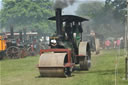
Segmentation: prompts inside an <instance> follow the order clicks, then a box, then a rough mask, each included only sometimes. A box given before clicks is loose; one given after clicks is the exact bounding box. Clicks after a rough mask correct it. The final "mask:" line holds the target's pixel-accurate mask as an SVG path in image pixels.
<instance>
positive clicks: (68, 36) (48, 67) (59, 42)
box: [38, 8, 91, 77]
mask: <svg viewBox="0 0 128 85" xmlns="http://www.w3.org/2000/svg"><path fill="white" fill-rule="evenodd" d="M49 20H53V21H56V28H57V29H56V33H55V34H54V35H53V36H52V37H50V45H49V46H50V47H51V48H50V49H41V50H40V55H41V56H40V59H39V64H38V68H39V72H40V76H45V77H65V76H71V72H72V71H71V70H72V68H74V67H75V65H76V64H78V65H79V66H80V69H81V70H89V68H90V65H91V52H90V45H89V42H86V41H82V32H83V29H82V22H83V21H88V19H86V18H82V17H79V16H74V15H61V9H59V8H58V9H56V16H55V17H51V18H49Z"/></svg>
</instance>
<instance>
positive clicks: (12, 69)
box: [0, 50, 128, 85]
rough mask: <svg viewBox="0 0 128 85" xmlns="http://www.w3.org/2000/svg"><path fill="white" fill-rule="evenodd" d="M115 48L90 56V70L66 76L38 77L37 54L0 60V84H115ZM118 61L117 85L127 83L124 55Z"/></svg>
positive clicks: (125, 84)
mask: <svg viewBox="0 0 128 85" xmlns="http://www.w3.org/2000/svg"><path fill="white" fill-rule="evenodd" d="M117 55H118V54H117V50H106V51H102V52H101V54H100V55H94V56H92V67H91V69H90V71H75V72H73V73H72V77H67V78H46V77H45V78H38V76H39V72H38V69H37V68H36V65H37V63H38V59H39V56H35V57H27V58H23V59H16V60H2V61H0V80H1V82H0V85H115V63H116V62H117V60H116V56H117ZM118 58H119V63H118V74H117V85H128V80H123V78H124V76H125V74H124V66H125V65H124V57H123V56H120V57H118Z"/></svg>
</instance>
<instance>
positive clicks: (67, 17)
mask: <svg viewBox="0 0 128 85" xmlns="http://www.w3.org/2000/svg"><path fill="white" fill-rule="evenodd" d="M48 19H49V20H56V16H53V17H50V18H48ZM61 19H62V22H65V21H69V22H70V21H71V22H72V21H75V22H83V21H89V19H86V18H82V17H79V16H75V15H62V16H61Z"/></svg>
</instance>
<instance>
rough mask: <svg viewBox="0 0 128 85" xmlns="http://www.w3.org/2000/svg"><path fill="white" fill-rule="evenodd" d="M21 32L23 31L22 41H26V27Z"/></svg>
mask: <svg viewBox="0 0 128 85" xmlns="http://www.w3.org/2000/svg"><path fill="white" fill-rule="evenodd" d="M23 33H24V42H26V37H27V35H26V28H23Z"/></svg>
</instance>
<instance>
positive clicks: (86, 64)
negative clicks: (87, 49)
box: [79, 56, 91, 70]
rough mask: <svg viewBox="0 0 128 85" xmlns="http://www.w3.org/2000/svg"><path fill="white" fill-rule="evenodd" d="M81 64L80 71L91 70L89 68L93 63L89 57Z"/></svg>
mask: <svg viewBox="0 0 128 85" xmlns="http://www.w3.org/2000/svg"><path fill="white" fill-rule="evenodd" d="M79 63H80V69H81V70H89V68H90V66H91V63H90V61H89V60H88V57H87V56H85V57H84V58H83V59H82V60H81V61H80V62H79Z"/></svg>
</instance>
